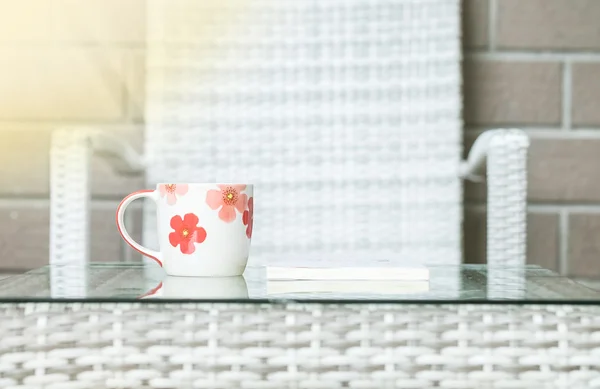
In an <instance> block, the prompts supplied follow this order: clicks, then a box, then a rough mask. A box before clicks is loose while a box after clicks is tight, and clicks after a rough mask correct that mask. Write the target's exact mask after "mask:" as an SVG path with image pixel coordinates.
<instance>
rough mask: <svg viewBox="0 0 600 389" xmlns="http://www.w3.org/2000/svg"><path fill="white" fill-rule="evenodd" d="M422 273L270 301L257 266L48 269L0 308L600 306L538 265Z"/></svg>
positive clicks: (2, 285)
mask: <svg viewBox="0 0 600 389" xmlns="http://www.w3.org/2000/svg"><path fill="white" fill-rule="evenodd" d="M427 267H428V268H429V271H430V278H429V281H397V282H398V284H397V286H400V289H401V292H396V293H388V292H386V290H385V288H384V289H383V290H380V291H378V292H371V291H370V290H368V287H369V285H371V286H373V284H372V281H371V284H368V283H367V284H364V285H366V287H367V289H366V290H365V289H364V288H363V289H361V288H360V286H361V282H360V281H358V282H354V283H353V284H354V285H355V286H352V287H351V289H350V290H345V291H343V292H340V291H329V292H327V291H325V292H310V293H293V292H292V293H282V294H272V293H270V292H269V281H268V280H267V279H266V274H265V268H264V267H249V268H247V269H246V271H245V272H244V275H243V276H240V277H222V278H214V277H170V276H166V275H165V274H164V272H163V270H162V269H161V268H159V267H158V266H149V265H144V264H142V263H101V262H98V263H90V264H88V265H86V266H73V265H52V266H45V267H42V268H39V269H35V270H31V271H28V272H25V273H23V274H18V275H13V276H10V277H8V278H5V279H2V280H0V303H9V302H11V303H20V302H90V303H92V302H98V303H100V302H138V303H184V302H205V303H211V302H220V303H226V302H231V303H260V304H264V303H269V304H276V303H288V302H298V303H311V302H313V303H325V304H330V303H331V304H336V303H343V304H351V303H362V304H364V303H370V304H385V303H387V304H390V303H393V304H496V303H501V304H540V303H543V304H600V291H596V290H594V289H591V288H589V287H587V286H584V285H581V284H579V283H577V282H575V281H573V280H571V279H569V278H567V277H563V276H560V275H558V274H556V273H555V272H552V271H550V270H547V269H543V268H541V267H539V266H534V265H527V266H525V267H519V268H517V267H494V268H491V267H488V266H486V265H467V264H465V265H460V266H427ZM321 285H323V286H325V287H327V282H322V283H321ZM353 288H355V290H354V289H353ZM402 288H404V289H402ZM325 289H326V288H325ZM396 289H397V288H396Z"/></svg>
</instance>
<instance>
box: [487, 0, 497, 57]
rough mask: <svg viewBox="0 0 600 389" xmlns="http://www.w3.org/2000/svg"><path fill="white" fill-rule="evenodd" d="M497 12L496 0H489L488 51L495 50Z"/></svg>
mask: <svg viewBox="0 0 600 389" xmlns="http://www.w3.org/2000/svg"><path fill="white" fill-rule="evenodd" d="M497 13H498V3H497V1H496V0H489V7H488V31H487V34H488V52H494V51H495V50H496V20H497V17H496V15H497Z"/></svg>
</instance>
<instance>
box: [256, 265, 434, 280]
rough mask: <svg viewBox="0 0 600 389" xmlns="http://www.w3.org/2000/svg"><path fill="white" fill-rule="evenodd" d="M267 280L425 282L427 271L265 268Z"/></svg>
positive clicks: (412, 267)
mask: <svg viewBox="0 0 600 389" xmlns="http://www.w3.org/2000/svg"><path fill="white" fill-rule="evenodd" d="M267 279H269V280H349V281H354V280H373V281H374V280H395V281H426V280H429V269H427V268H426V267H425V266H423V265H418V264H415V265H410V266H401V267H398V266H361V267H346V266H344V267H332V266H327V267H325V266H322V267H321V266H310V267H284V266H267Z"/></svg>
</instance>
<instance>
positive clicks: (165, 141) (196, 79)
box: [51, 0, 528, 264]
mask: <svg viewBox="0 0 600 389" xmlns="http://www.w3.org/2000/svg"><path fill="white" fill-rule="evenodd" d="M227 4H229V6H228V5H223V4H221V3H218V4H217V3H216V2H215V3H213V2H210V3H208V2H201V1H194V0H192V1H175V2H173V1H161V0H154V1H149V2H148V7H147V12H148V24H147V29H148V42H147V58H148V59H147V88H146V89H147V96H146V130H145V155H144V156H143V157H142V156H138V155H137V154H136V153H135V152H134V151H133V150H132V149H131V148H129V147H128V146H127V145H126V144H124V143H123V142H121V141H119V140H116V139H111V138H110V137H108V136H107V135H105V134H103V133H102V132H101V131H98V130H86V129H81V128H72V129H62V130H59V131H56V132H55V133H54V135H53V143H52V151H51V171H52V174H51V181H52V183H51V261H52V262H85V261H87V260H88V254H87V251H86V250H87V247H88V246H89V245H88V239H89V227H88V225H89V223H88V217H89V206H88V202H89V196H90V194H89V174H88V165H89V158H90V156H91V154H92V153H102V154H103V155H106V156H109V157H111V158H110V160H111V161H112V162H113V164H114V165H115V166H116V167H117V168H118V170H119V171H121V172H123V173H142V172H145V177H146V181H147V186H148V187H149V188H151V187H154V186H155V184H156V183H157V182H216V181H220V182H225V181H237V182H252V183H254V184H256V198H257V208H256V225H255V233H254V236H253V243H252V246H253V248H252V255H251V256H252V259H251V264H258V263H265V262H266V261H269V260H274V259H277V258H281V257H283V256H285V258H288V260H296V259H298V258H301V260H303V261H313V260H319V259H322V258H327V259H332V258H343V259H344V260H346V259H348V260H352V261H357V260H358V261H360V260H362V261H373V260H380V259H382V258H385V259H390V260H392V261H395V260H402V259H409V260H418V261H421V262H424V263H428V264H438V263H445V264H458V263H460V262H461V259H462V249H461V246H462V244H461V240H462V237H461V231H462V215H463V210H462V189H461V178H469V177H478V176H476V175H477V174H480V173H479V170H480V169H481V168H482V166H483V165H484V162H485V161H486V160H487V185H488V240H489V242H488V261H489V262H490V263H504V264H506V263H512V264H523V263H524V262H525V226H526V150H527V146H528V140H527V137H526V135H524V134H523V133H522V132H520V131H518V130H494V131H489V132H486V133H484V134H483V135H482V136H481V137H480V138H479V139H478V140H477V142H476V143H475V145H474V146H473V149H472V151H471V153H470V155H469V158H468V160H467V161H465V162H461V154H462V145H461V142H462V131H461V126H462V122H461V116H460V112H461V95H460V86H461V82H460V81H461V79H460V28H459V26H460V20H459V14H460V12H459V7H460V5H459V0H427V1H423V0H393V1H378V0H373V1H362V0H361V1H358V0H329V1H327V2H315V1H300V0H293V1H281V0H257V1H253V2H244V3H243V4H244V5H243V6H241V3H240V4H238V3H236V4H237V5H238V7H237V8H236V7H232V6H231V4H232V3H227ZM154 218H155V215H154V212H153V209H150V208H148V209H145V212H144V241H145V244H146V245H149V246H156V245H155V243H154V242H155V239H154V236H155V229H156V227H155V222H154ZM67 238H68V239H67ZM291 253H293V255H291Z"/></svg>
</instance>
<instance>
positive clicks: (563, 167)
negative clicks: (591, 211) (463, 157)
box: [465, 135, 600, 203]
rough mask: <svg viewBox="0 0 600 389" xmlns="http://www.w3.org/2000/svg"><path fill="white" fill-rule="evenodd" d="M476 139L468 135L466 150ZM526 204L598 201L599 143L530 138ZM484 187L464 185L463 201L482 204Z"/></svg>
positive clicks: (599, 194) (599, 192)
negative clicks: (527, 201) (527, 202)
mask: <svg viewBox="0 0 600 389" xmlns="http://www.w3.org/2000/svg"><path fill="white" fill-rule="evenodd" d="M474 138H475V135H467V136H466V138H465V149H467V150H468V148H469V147H470V144H471V143H472V142H473V139H474ZM528 161H529V162H528V179H527V180H528V181H527V184H528V188H527V194H528V200H529V201H530V202H536V203H548V202H555V203H556V202H558V203H562V202H578V203H581V202H585V203H590V202H598V201H600V179H599V178H598V177H599V176H598V167H599V166H600V139H598V140H594V139H543V138H535V137H533V138H531V146H530V148H529V159H528ZM486 196H487V191H486V184H485V182H484V183H471V182H466V183H465V199H466V201H471V202H480V203H481V202H484V201H485V199H486Z"/></svg>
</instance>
